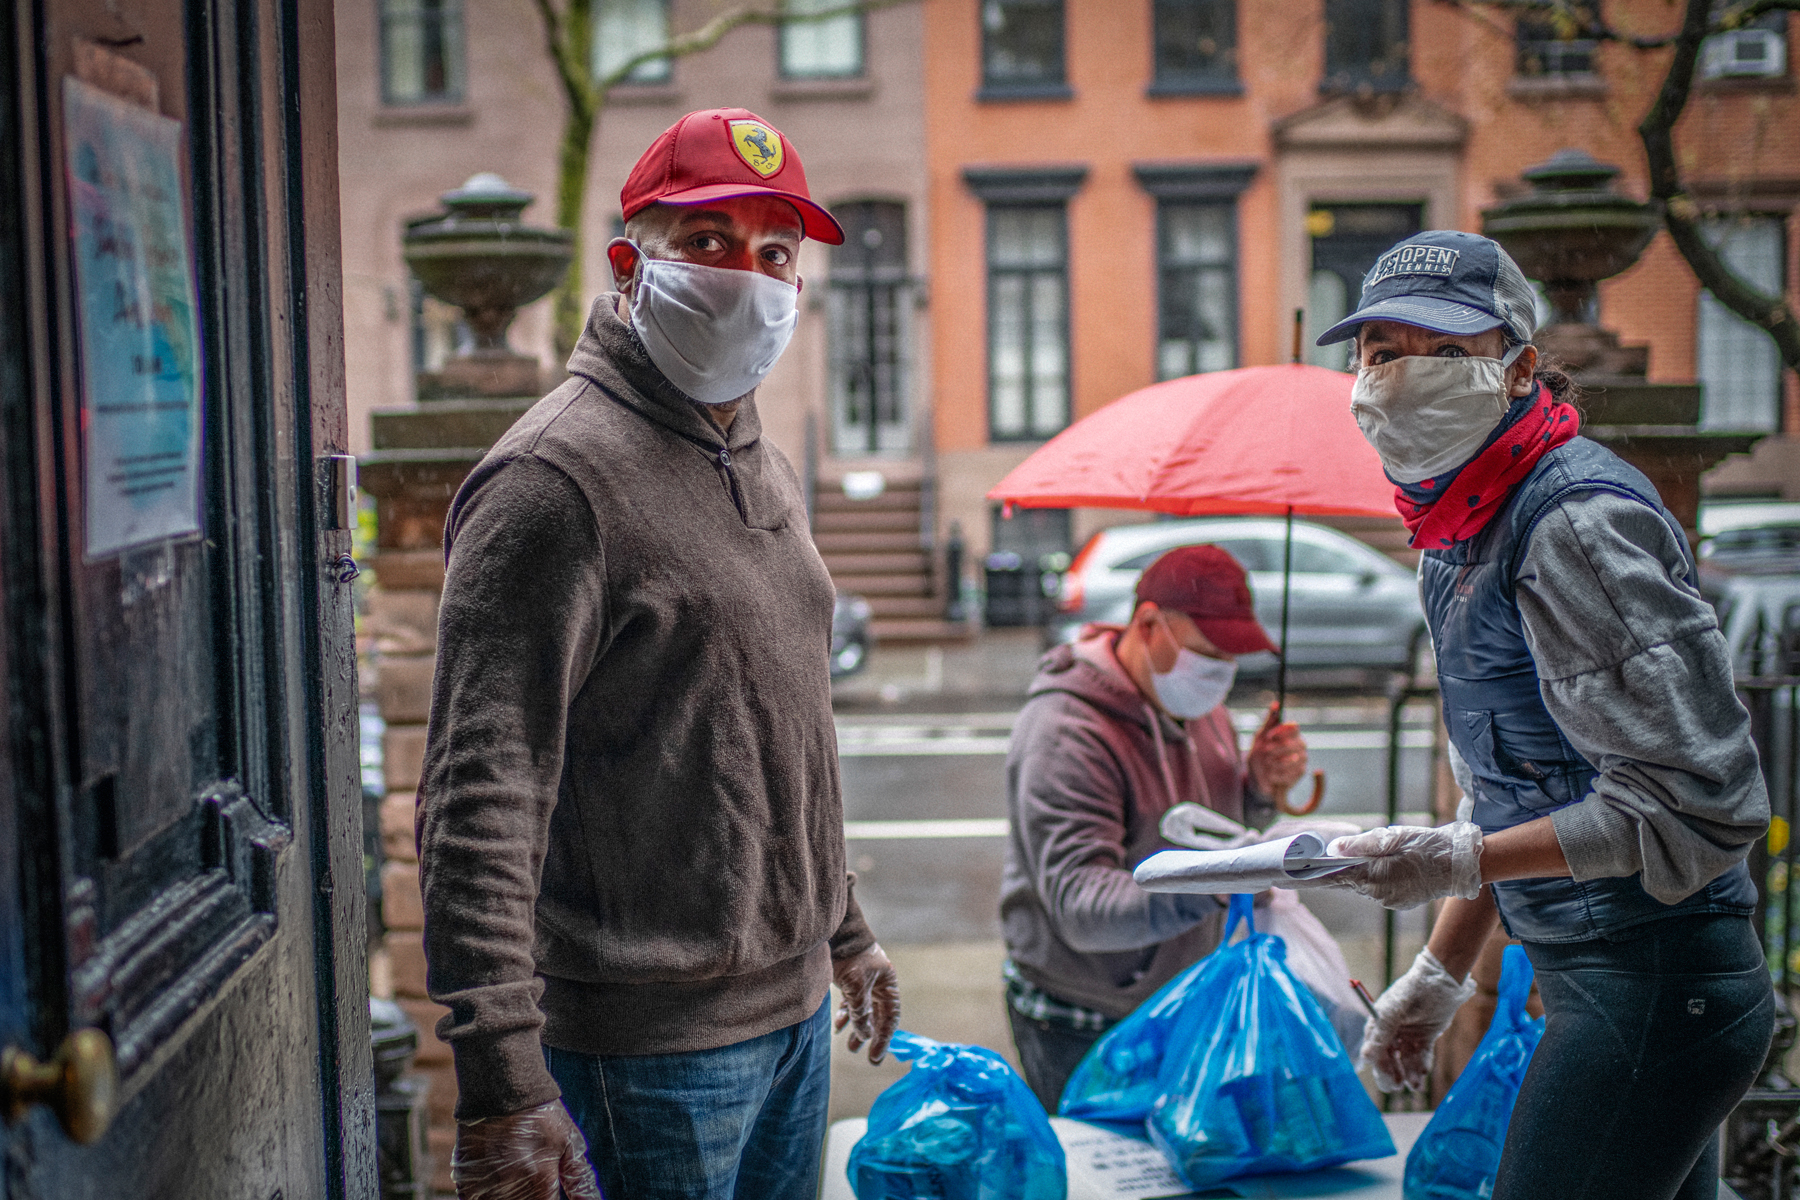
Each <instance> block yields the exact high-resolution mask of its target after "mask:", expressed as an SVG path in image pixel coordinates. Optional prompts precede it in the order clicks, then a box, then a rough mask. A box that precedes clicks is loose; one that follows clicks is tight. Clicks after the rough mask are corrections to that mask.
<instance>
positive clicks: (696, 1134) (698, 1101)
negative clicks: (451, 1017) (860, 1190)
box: [544, 999, 831, 1200]
mask: <svg viewBox="0 0 1800 1200" xmlns="http://www.w3.org/2000/svg"><path fill="white" fill-rule="evenodd" d="M829 1006H830V1001H829V999H828V1000H827V1001H826V1002H825V1003H823V1004H821V1005H819V1011H817V1012H815V1013H814V1014H813V1015H812V1016H810V1017H808V1018H807V1019H806V1020H804V1021H801V1022H800V1023H799V1024H797V1025H790V1026H788V1027H787V1028H786V1029H777V1030H776V1031H775V1032H773V1033H765V1034H763V1035H762V1036H761V1037H756V1038H751V1039H750V1040H749V1041H745V1042H738V1043H736V1044H734V1045H730V1046H720V1047H719V1048H717V1049H716V1050H696V1051H694V1052H692V1053H690V1054H650V1055H643V1056H638V1055H595V1054H579V1053H576V1052H575V1051H572V1050H558V1049H556V1048H555V1047H553V1046H546V1047H544V1061H545V1062H546V1063H548V1064H549V1067H550V1074H551V1075H552V1076H553V1077H554V1078H555V1079H556V1082H557V1084H558V1086H560V1087H561V1088H562V1094H563V1104H564V1105H566V1106H567V1107H568V1110H569V1115H570V1116H572V1117H574V1118H575V1123H576V1124H577V1125H579V1126H581V1132H582V1133H583V1134H585V1135H586V1136H587V1143H588V1159H589V1161H591V1162H592V1163H593V1164H594V1173H595V1174H596V1175H598V1176H599V1178H600V1187H601V1190H602V1191H604V1192H605V1193H606V1198H607V1200H663V1198H664V1197H666V1198H667V1200H785V1198H786V1197H791V1196H811V1195H813V1194H814V1192H815V1190H816V1189H817V1187H818V1179H819V1155H820V1153H821V1151H822V1150H823V1148H824V1145H825V1113H826V1108H825V1105H826V1100H827V1098H828V1097H829V1095H830V1091H831V1023H830V1018H829V1016H828V1014H827V1009H828V1008H829Z"/></svg>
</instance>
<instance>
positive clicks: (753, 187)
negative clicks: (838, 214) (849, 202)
mask: <svg viewBox="0 0 1800 1200" xmlns="http://www.w3.org/2000/svg"><path fill="white" fill-rule="evenodd" d="M740 196H774V197H776V198H777V199H780V200H786V201H787V202H788V203H789V204H792V205H793V206H794V208H795V209H796V210H797V211H798V212H799V214H800V231H801V233H802V234H804V235H805V236H807V237H809V238H813V239H815V240H817V241H821V242H826V243H829V244H830V245H833V246H841V245H843V243H844V230H843V227H842V226H840V225H839V224H838V223H837V221H835V220H834V219H833V218H832V216H831V214H830V213H828V212H826V211H825V210H824V209H823V208H821V207H820V206H819V205H817V204H815V203H813V200H812V196H811V194H809V193H808V192H807V190H806V169H805V168H804V167H802V166H801V165H800V155H799V154H797V153H796V152H795V151H794V144H793V143H792V142H790V141H788V140H787V138H786V137H784V136H782V133H781V131H780V130H779V129H777V128H775V127H774V126H773V125H771V124H769V123H768V122H767V121H765V120H763V119H762V118H761V117H759V116H757V115H756V114H755V113H753V112H751V111H750V110H749V109H747V108H708V109H702V110H701V111H699V112H691V113H689V114H688V115H687V116H685V117H683V118H681V120H679V121H677V122H675V123H674V124H673V125H671V126H669V127H668V128H667V129H665V130H664V131H663V133H662V136H661V137H658V138H657V139H656V140H655V141H654V142H651V143H650V148H649V149H648V150H646V151H644V155H643V157H642V158H640V159H638V161H637V166H635V167H633V168H631V174H630V176H629V177H627V178H626V180H625V187H624V189H623V190H621V191H620V193H619V205H620V208H621V210H622V212H623V213H624V216H625V219H626V220H627V221H629V220H631V218H633V217H635V216H636V215H637V214H638V213H640V212H642V211H643V210H644V209H646V208H649V207H650V206H651V205H652V204H705V203H706V202H707V201H709V200H731V199H735V198H737V197H740Z"/></svg>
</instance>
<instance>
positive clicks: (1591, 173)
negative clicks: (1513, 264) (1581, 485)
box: [1481, 150, 1764, 538]
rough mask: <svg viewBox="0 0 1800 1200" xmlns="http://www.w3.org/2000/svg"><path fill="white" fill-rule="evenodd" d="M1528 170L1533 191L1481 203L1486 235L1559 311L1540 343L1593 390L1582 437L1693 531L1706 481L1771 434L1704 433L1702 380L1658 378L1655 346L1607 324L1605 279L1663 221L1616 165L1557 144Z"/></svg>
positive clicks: (1632, 259) (1633, 256) (1627, 262)
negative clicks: (1630, 191)
mask: <svg viewBox="0 0 1800 1200" xmlns="http://www.w3.org/2000/svg"><path fill="white" fill-rule="evenodd" d="M1521 174H1522V177H1523V178H1524V179H1525V181H1526V182H1527V183H1529V184H1531V190H1530V191H1528V192H1526V193H1525V194H1523V195H1520V196H1516V197H1514V198H1512V199H1509V200H1505V201H1502V202H1501V203H1499V204H1496V205H1495V206H1494V207H1492V208H1489V209H1484V210H1483V211H1482V214H1481V231H1482V232H1483V233H1485V234H1487V236H1489V237H1491V238H1493V239H1494V240H1495V241H1497V242H1499V243H1500V244H1501V245H1502V246H1504V247H1506V251H1507V253H1509V254H1511V255H1512V256H1513V258H1514V259H1515V260H1517V262H1518V264H1519V267H1520V269H1521V270H1523V271H1524V272H1525V274H1526V275H1528V276H1530V277H1531V278H1533V279H1536V280H1538V281H1539V282H1541V283H1542V284H1543V285H1544V292H1545V294H1546V295H1547V297H1548V298H1549V300H1550V304H1551V308H1552V310H1553V312H1552V315H1551V318H1550V321H1549V323H1548V324H1546V325H1544V326H1543V327H1542V328H1540V329H1539V330H1538V331H1537V337H1536V342H1537V346H1538V350H1539V352H1540V353H1541V354H1542V355H1543V356H1544V359H1545V360H1546V361H1548V362H1551V363H1553V364H1555V365H1557V366H1560V367H1562V368H1563V369H1564V370H1566V371H1568V372H1569V374H1570V375H1571V376H1572V377H1573V378H1574V379H1575V381H1576V382H1577V383H1579V384H1580V385H1581V386H1582V389H1583V390H1584V392H1585V393H1586V399H1585V400H1584V402H1583V403H1584V407H1585V408H1586V409H1587V414H1586V419H1585V421H1584V422H1583V426H1582V432H1583V433H1584V434H1586V435H1587V436H1588V437H1590V438H1593V439H1594V440H1595V441H1597V442H1601V443H1603V444H1604V445H1606V446H1607V447H1608V448H1610V449H1612V450H1613V451H1615V452H1617V453H1618V454H1619V456H1620V457H1622V458H1624V459H1625V460H1626V461H1627V462H1629V463H1631V464H1632V465H1633V466H1635V467H1637V468H1638V470H1640V471H1642V472H1644V474H1646V475H1648V476H1649V477H1650V480H1651V482H1652V483H1654V484H1655V485H1656V488H1657V490H1658V491H1659V492H1660V493H1661V494H1662V500H1663V503H1664V504H1666V505H1668V507H1669V511H1670V512H1672V513H1674V514H1675V517H1676V519H1678V520H1679V521H1680V522H1681V523H1682V525H1683V526H1684V527H1685V528H1686V529H1687V530H1688V536H1689V537H1690V538H1692V537H1696V536H1697V531H1696V521H1697V519H1698V510H1699V504H1700V476H1701V475H1702V474H1704V473H1705V472H1706V471H1707V470H1708V469H1709V468H1711V467H1713V466H1715V465H1716V464H1717V463H1718V462H1719V460H1721V459H1722V458H1724V457H1725V456H1726V455H1727V454H1740V453H1743V452H1745V451H1747V450H1749V449H1750V447H1751V446H1752V445H1754V444H1755V443H1756V441H1757V439H1759V438H1760V437H1762V436H1764V435H1763V434H1762V433H1760V432H1753V431H1749V430H1744V431H1738V430H1717V429H1704V430H1703V429H1701V428H1700V425H1699V421H1700V385H1699V384H1697V383H1651V382H1650V381H1649V380H1648V379H1647V378H1646V376H1647V374H1648V371H1649V366H1650V347H1648V346H1622V345H1620V344H1619V335H1618V334H1617V333H1616V332H1614V331H1613V330H1610V329H1603V328H1601V326H1600V311H1599V310H1600V302H1599V284H1600V281H1601V280H1603V279H1610V278H1612V277H1613V276H1614V275H1618V274H1620V273H1622V272H1624V271H1626V270H1627V269H1629V268H1630V267H1631V266H1632V264H1634V263H1636V262H1637V260H1638V256H1639V255H1641V254H1642V253H1643V252H1644V248H1645V247H1646V246H1648V245H1649V244H1650V241H1651V239H1652V238H1654V237H1655V236H1656V231H1657V230H1658V229H1660V228H1661V227H1662V218H1661V216H1660V215H1659V214H1658V212H1657V210H1656V208H1655V206H1653V205H1651V204H1648V203H1645V202H1643V201H1641V200H1633V199H1632V198H1630V197H1629V196H1625V195H1622V194H1621V193H1619V192H1618V191H1616V190H1615V189H1614V188H1613V185H1612V181H1613V179H1614V178H1615V177H1616V176H1617V175H1618V174H1619V168H1617V167H1615V166H1613V165H1611V164H1610V163H1603V162H1599V161H1597V160H1595V159H1594V158H1593V156H1591V155H1589V154H1588V153H1586V152H1585V151H1582V150H1561V151H1558V152H1557V153H1556V154H1555V155H1554V156H1552V157H1551V158H1550V159H1549V160H1548V161H1546V162H1541V163H1538V164H1537V165H1536V166H1533V167H1528V168H1526V169H1525V170H1524V171H1523V172H1522V173H1521Z"/></svg>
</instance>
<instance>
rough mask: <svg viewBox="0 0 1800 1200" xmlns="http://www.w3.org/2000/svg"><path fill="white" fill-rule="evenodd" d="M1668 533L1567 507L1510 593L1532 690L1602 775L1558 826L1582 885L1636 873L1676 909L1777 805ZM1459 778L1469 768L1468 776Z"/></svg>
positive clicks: (1628, 516)
mask: <svg viewBox="0 0 1800 1200" xmlns="http://www.w3.org/2000/svg"><path fill="white" fill-rule="evenodd" d="M1684 550H1685V547H1684V546H1682V545H1681V543H1680V542H1679V541H1677V539H1676V535H1675V533H1674V531H1673V530H1671V529H1670V528H1669V526H1668V523H1667V522H1665V521H1664V520H1662V518H1661V517H1659V516H1658V515H1657V514H1656V513H1655V512H1653V511H1651V510H1650V509H1649V508H1646V507H1645V506H1644V505H1642V504H1639V503H1637V502H1636V501H1633V500H1629V499H1626V498H1624V497H1622V496H1617V495H1614V494H1612V493H1609V492H1599V491H1596V492H1587V493H1583V494H1579V495H1577V496H1575V497H1573V498H1571V499H1567V500H1564V501H1563V502H1561V503H1560V504H1558V505H1557V506H1556V507H1555V508H1554V509H1553V510H1551V512H1550V513H1548V514H1547V515H1546V516H1545V517H1544V518H1543V519H1542V520H1541V521H1540V522H1539V524H1538V526H1537V528H1536V529H1535V531H1534V532H1533V533H1532V535H1531V541H1530V543H1529V545H1528V546H1527V548H1526V553H1525V556H1524V558H1523V561H1522V562H1521V564H1520V569H1519V574H1518V577H1517V588H1518V598H1519V613H1520V616H1521V617H1522V619H1523V622H1524V627H1525V640H1526V643H1527V644H1528V645H1529V646H1530V647H1531V655H1532V658H1533V659H1535V660H1536V662H1537V671H1538V679H1539V690H1540V693H1541V694H1542V696H1543V698H1544V705H1545V707H1546V708H1548V709H1549V711H1550V715H1551V717H1553V718H1554V719H1555V721H1556V723H1557V724H1558V725H1559V726H1561V727H1562V731H1563V733H1564V735H1565V736H1567V737H1568V739H1569V742H1570V744H1571V745H1573V746H1574V747H1575V749H1576V750H1578V751H1580V752H1581V754H1582V756H1583V757H1585V758H1586V759H1587V760H1588V761H1589V762H1590V763H1592V764H1593V765H1594V766H1595V768H1596V769H1598V771H1599V772H1600V774H1599V777H1598V778H1596V779H1595V780H1594V789H1593V791H1592V792H1591V793H1589V794H1588V796H1587V797H1586V798H1585V799H1583V800H1581V801H1579V802H1578V803H1575V804H1571V805H1569V806H1568V807H1567V808H1563V809H1559V810H1558V811H1557V812H1555V813H1554V814H1552V817H1551V820H1552V822H1553V823H1554V825H1555V829H1556V838H1557V841H1558V843H1559V844H1560V845H1561V846H1562V851H1563V855H1564V857H1566V858H1567V859H1568V860H1569V868H1570V870H1571V872H1572V873H1573V874H1574V877H1575V878H1576V879H1600V878H1607V877H1613V876H1625V875H1635V874H1638V873H1639V872H1642V875H1643V885H1644V890H1645V891H1647V892H1649V893H1650V895H1652V896H1654V897H1655V898H1656V899H1658V900H1660V901H1662V902H1663V903H1664V904H1673V903H1676V902H1677V901H1679V900H1682V899H1685V898H1686V897H1688V896H1690V895H1692V894H1693V893H1694V892H1696V891H1698V890H1699V889H1700V888H1702V887H1704V886H1705V885H1706V884H1708V883H1709V882H1711V881H1712V880H1714V879H1716V878H1718V877H1719V875H1721V874H1723V873H1724V872H1725V871H1726V870H1727V869H1729V868H1730V867H1732V866H1733V865H1735V864H1736V863H1738V862H1739V861H1741V860H1742V859H1743V857H1744V855H1745V854H1746V853H1747V852H1748V850H1749V847H1750V844H1751V843H1752V842H1754V841H1755V840H1756V839H1757V838H1759V837H1761V836H1762V835H1763V834H1764V832H1765V831H1766V830H1767V829H1768V826H1769V796H1768V791H1767V789H1766V787H1765V786H1764V783H1763V777H1762V771H1761V770H1760V769H1759V767H1758V765H1757V757H1756V747H1755V745H1754V744H1753V743H1752V742H1751V740H1750V717H1749V714H1748V713H1746V712H1745V711H1744V706H1743V705H1742V704H1740V703H1739V702H1738V699H1737V693H1736V691H1735V689H1734V688H1733V686H1732V673H1731V656H1730V653H1729V652H1728V650H1727V648H1726V645H1725V639H1724V637H1723V636H1722V635H1721V634H1720V632H1719V624H1718V620H1717V619H1716V618H1715V616H1714V614H1713V610H1712V608H1711V606H1710V605H1708V604H1707V603H1706V601H1705V600H1704V599H1702V598H1701V596H1700V594H1699V592H1697V591H1696V590H1695V589H1694V588H1693V587H1692V586H1690V585H1689V584H1688V583H1686V582H1683V581H1682V576H1683V574H1684V573H1685V571H1686V569H1687V567H1686V559H1685V556H1684V553H1683V552H1684ZM1465 770H1466V768H1465Z"/></svg>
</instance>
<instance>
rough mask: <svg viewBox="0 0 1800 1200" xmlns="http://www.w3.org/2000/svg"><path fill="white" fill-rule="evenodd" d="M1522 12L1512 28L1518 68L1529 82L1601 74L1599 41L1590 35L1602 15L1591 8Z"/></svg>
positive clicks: (1578, 78)
mask: <svg viewBox="0 0 1800 1200" xmlns="http://www.w3.org/2000/svg"><path fill="white" fill-rule="evenodd" d="M1543 8H1544V10H1545V11H1544V12H1543V13H1542V14H1541V15H1534V14H1529V13H1521V15H1520V16H1519V18H1518V20H1517V22H1516V23H1515V24H1514V26H1513V38H1514V44H1515V46H1516V52H1517V58H1516V64H1515V69H1516V70H1517V71H1518V73H1519V75H1520V76H1522V77H1524V78H1526V79H1571V80H1587V79H1593V78H1595V77H1596V76H1597V74H1598V69H1597V62H1598V54H1599V50H1600V42H1599V40H1598V39H1596V38H1594V37H1591V36H1587V35H1589V34H1592V33H1593V32H1594V30H1595V29H1596V28H1597V27H1598V26H1599V23H1600V14H1599V12H1598V10H1597V9H1596V8H1594V7H1590V6H1588V5H1580V4H1578V5H1571V6H1569V7H1567V8H1559V9H1556V10H1554V11H1553V10H1552V9H1551V7H1550V5H1549V4H1548V3H1546V4H1544V5H1543Z"/></svg>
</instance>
